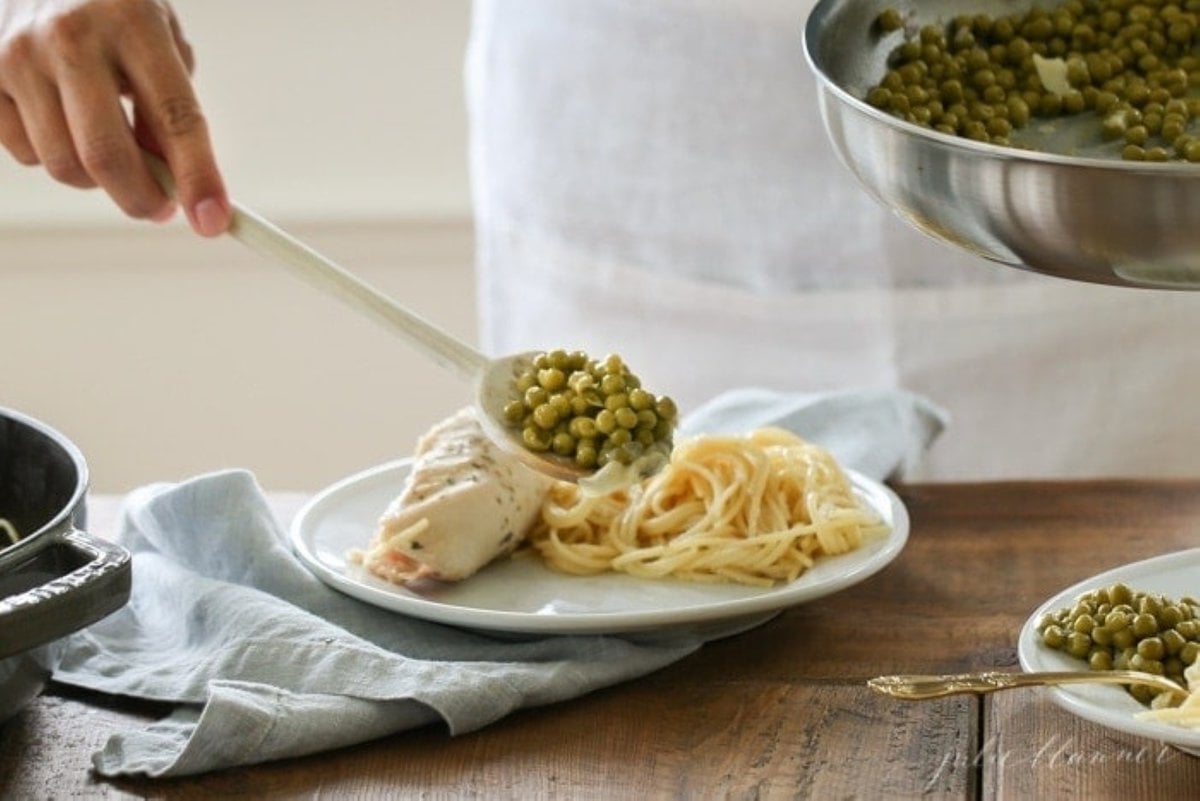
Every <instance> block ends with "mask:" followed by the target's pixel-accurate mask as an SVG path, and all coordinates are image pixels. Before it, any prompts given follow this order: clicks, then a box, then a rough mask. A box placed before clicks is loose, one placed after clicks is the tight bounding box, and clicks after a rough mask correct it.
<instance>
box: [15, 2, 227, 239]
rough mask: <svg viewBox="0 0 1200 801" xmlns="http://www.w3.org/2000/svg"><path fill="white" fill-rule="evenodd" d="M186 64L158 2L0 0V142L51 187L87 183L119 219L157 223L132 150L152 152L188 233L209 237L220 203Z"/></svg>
mask: <svg viewBox="0 0 1200 801" xmlns="http://www.w3.org/2000/svg"><path fill="white" fill-rule="evenodd" d="M193 66H194V61H193V56H192V49H191V47H190V46H189V45H188V43H187V42H186V41H185V39H184V38H183V33H182V31H181V30H180V27H179V22H178V20H177V19H176V17H175V14H174V12H173V11H172V10H171V7H170V5H168V3H167V2H166V0H0V144H2V145H3V146H4V147H5V148H6V149H7V150H8V151H9V152H10V153H11V154H12V156H13V158H15V159H16V160H17V161H18V162H20V163H22V164H26V165H31V166H32V165H37V164H41V165H42V166H43V167H44V168H45V169H46V171H47V172H48V173H50V175H51V176H53V177H54V178H55V179H57V180H58V181H61V182H62V183H65V184H69V185H71V186H75V187H81V188H90V187H96V186H99V187H100V188H102V189H103V190H104V191H105V192H107V193H108V194H109V196H111V197H112V199H113V200H114V201H115V202H116V204H117V205H118V206H119V207H120V208H121V209H122V210H123V211H124V212H125V213H126V214H128V215H129V216H131V217H135V218H142V219H152V220H158V221H163V220H166V219H168V218H170V217H171V216H172V214H173V213H174V211H175V202H174V201H173V200H172V199H171V198H169V197H168V196H167V194H166V193H165V192H164V191H163V189H162V187H161V186H160V185H159V184H158V182H157V181H156V180H155V179H154V177H153V175H152V174H151V173H150V170H149V168H148V167H147V166H146V164H145V162H144V160H143V158H142V150H143V149H145V150H148V151H150V152H153V153H156V154H159V155H160V156H162V158H163V159H164V160H165V161H166V162H167V164H168V165H169V167H170V170H171V174H172V175H173V176H174V178H175V184H176V196H177V197H178V200H179V203H180V204H181V205H182V206H183V208H184V210H185V212H186V214H187V217H188V220H189V221H190V223H191V225H192V228H193V229H195V230H196V232H197V233H200V234H202V235H204V236H216V235H217V234H220V233H222V232H223V231H224V230H225V229H226V228H228V226H229V220H230V205H229V198H228V196H227V195H226V192H225V187H224V182H223V181H222V179H221V174H220V172H219V170H218V168H217V164H216V160H215V157H214V155H213V149H212V142H211V141H210V139H209V134H208V125H207V123H206V121H205V119H204V115H203V113H202V111H201V109H200V104H199V102H198V100H197V99H196V94H195V92H194V91H193V89H192V83H191V70H192V67H193ZM123 101H124V102H123ZM126 102H127V103H128V109H127V106H126Z"/></svg>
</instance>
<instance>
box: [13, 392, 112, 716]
mask: <svg viewBox="0 0 1200 801" xmlns="http://www.w3.org/2000/svg"><path fill="white" fill-rule="evenodd" d="M87 483H88V471H87V463H86V462H85V461H84V459H83V454H81V453H80V452H79V449H78V448H76V447H75V445H74V444H73V443H72V442H71V441H70V440H68V439H67V438H66V437H64V436H63V435H62V434H60V433H58V432H57V431H55V430H54V429H52V428H50V427H49V426H47V425H45V424H44V423H41V422H39V421H37V420H34V419H33V418H30V417H27V416H25V415H23V414H20V413H18V412H14V411H12V410H9V409H4V408H0V518H5V519H7V520H8V521H9V522H10V523H11V524H12V525H13V526H14V527H15V528H16V530H17V532H18V533H19V535H20V539H19V540H18V541H17V542H16V543H12V542H11V540H10V539H9V537H8V536H7V535H5V534H4V533H3V532H0V721H3V720H5V719H6V718H8V717H10V716H11V715H12V714H13V713H14V712H16V711H17V710H19V709H20V708H21V707H22V706H24V705H25V704H26V703H28V702H29V701H30V699H32V698H33V697H34V696H36V695H37V694H38V693H39V692H40V691H41V689H42V687H43V686H45V683H46V680H47V679H48V678H49V677H50V675H51V674H52V673H53V671H54V669H55V668H56V667H57V666H58V662H59V656H60V653H61V645H62V643H61V638H63V637H64V636H66V635H68V634H70V633H72V632H74V631H78V630H79V629H82V628H85V627H86V626H89V625H91V624H92V623H94V622H96V621H97V620H100V619H101V618H103V617H104V616H106V615H108V614H109V613H111V612H113V611H115V610H116V609H118V608H120V607H121V606H123V605H124V604H125V602H126V601H128V600H129V586H130V559H129V553H128V552H127V551H126V550H125V549H124V548H121V547H119V546H117V545H114V544H112V543H109V542H105V541H103V540H98V539H95V538H93V537H91V536H89V535H88V534H87V533H85V532H84V531H83V526H84V518H85V494H86V492H87Z"/></svg>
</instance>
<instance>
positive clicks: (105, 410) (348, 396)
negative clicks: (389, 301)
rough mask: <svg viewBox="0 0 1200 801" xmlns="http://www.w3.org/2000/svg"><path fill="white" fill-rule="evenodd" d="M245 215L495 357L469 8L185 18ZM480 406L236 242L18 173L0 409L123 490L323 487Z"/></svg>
mask: <svg viewBox="0 0 1200 801" xmlns="http://www.w3.org/2000/svg"><path fill="white" fill-rule="evenodd" d="M174 5H175V7H176V10H177V11H178V13H179V15H180V17H181V19H182V22H183V25H184V28H185V30H186V31H187V33H188V36H189V38H190V40H191V41H192V44H193V45H194V47H195V49H196V51H197V56H198V62H199V63H198V71H197V76H196V81H197V87H198V90H199V92H200V94H201V98H202V100H203V102H204V103H205V106H206V110H207V113H208V116H209V118H210V122H211V125H212V127H213V130H214V135H215V138H216V143H217V147H218V151H219V153H220V155H221V157H222V160H223V166H224V169H225V171H226V176H227V179H228V183H229V185H230V187H231V189H232V191H233V193H234V195H235V197H236V198H237V199H238V200H239V201H241V202H242V203H244V204H245V205H247V206H250V207H251V208H254V209H255V210H257V211H259V212H260V213H262V214H264V215H265V216H267V217H270V218H272V219H274V220H275V221H277V222H279V223H281V224H283V225H284V226H285V227H287V228H289V229H290V230H292V231H293V232H294V233H297V234H299V235H301V236H302V237H304V238H306V239H308V240H309V241H310V242H311V243H312V244H314V245H316V246H317V247H318V248H319V249H320V250H322V251H323V252H325V253H326V254H327V255H329V256H331V257H333V258H335V259H336V260H338V261H340V262H341V263H342V264H344V265H345V266H347V267H348V268H351V269H353V270H355V271H356V272H358V273H360V274H361V275H362V276H363V277H364V278H366V279H367V280H368V281H370V282H372V283H374V284H376V285H377V286H379V287H380V288H381V289H383V290H385V291H386V292H388V293H389V294H392V295H393V296H395V297H397V298H399V299H402V300H403V301H404V302H405V303H407V304H408V305H409V306H410V307H411V308H413V309H414V310H416V311H418V312H420V313H422V314H423V315H425V316H426V317H428V318H430V319H433V320H435V321H438V322H440V323H442V324H444V325H445V326H446V327H448V328H450V329H451V330H452V331H454V332H455V333H456V334H458V335H459V336H461V337H463V338H464V339H467V340H469V341H474V337H475V327H474V309H473V302H474V298H473V292H474V284H473V277H472V272H471V255H472V243H471V237H470V225H469V187H468V181H467V170H466V141H467V134H466V125H465V115H464V111H463V97H462V56H463V49H464V47H465V44H466V40H467V29H468V4H467V3H466V2H438V1H437V0H391V1H390V2H389V1H388V0H356V2H354V3H347V4H334V3H327V2H317V0H288V1H287V2H284V0H255V2H253V3H246V2H239V1H238V0H175V3H174ZM466 397H467V392H466V387H465V386H463V385H462V384H461V383H460V382H459V381H458V380H457V379H455V378H453V377H452V376H450V375H449V374H446V373H444V372H443V371H442V370H441V369H440V368H438V367H436V366H434V365H432V364H431V363H428V362H426V361H425V360H424V359H423V358H422V357H420V356H419V355H418V354H416V353H415V352H414V351H412V350H411V349H410V348H409V346H407V345H406V344H405V343H404V342H402V341H400V340H398V339H396V338H394V337H393V336H392V335H390V334H389V333H388V332H386V331H385V330H384V329H382V328H380V327H378V326H377V325H376V324H375V323H373V322H370V321H367V320H362V319H360V318H358V317H356V316H355V315H354V314H353V313H352V312H350V311H348V310H347V309H345V308H344V307H343V306H341V305H340V304H339V303H337V302H336V301H333V300H331V299H328V298H326V297H325V296H323V295H321V294H319V293H317V292H316V291H315V290H313V289H311V288H310V287H308V286H307V285H305V284H301V283H299V282H297V281H296V280H295V279H293V278H292V277H291V276H290V275H289V274H288V273H286V272H285V271H283V270H282V269H281V268H278V267H277V266H275V265H273V264H270V263H268V262H265V261H264V260H263V259H262V258H260V257H258V256H257V255H255V254H252V253H250V252H249V251H247V250H245V249H244V248H243V247H242V246H241V245H239V244H237V243H236V242H233V241H231V240H221V241H212V242H208V241H202V240H199V239H198V238H195V237H193V236H191V235H190V234H189V233H188V231H187V230H186V229H185V228H184V227H183V226H182V224H181V223H179V222H175V223H171V224H168V225H166V226H162V227H157V226H153V225H149V224H141V223H133V222H130V221H127V220H124V219H123V218H121V217H120V215H119V214H118V213H117V212H116V211H115V210H114V209H113V208H112V207H111V206H110V205H109V204H108V202H107V201H106V200H105V199H104V197H103V196H101V195H98V194H96V193H81V192H76V191H74V190H70V189H67V188H65V187H62V186H59V185H57V184H55V183H54V182H52V181H51V180H49V179H48V178H47V177H46V176H45V175H44V174H43V173H41V172H40V171H37V170H30V169H27V168H22V167H18V166H16V165H14V164H12V163H11V162H9V161H7V160H0V405H4V406H9V407H12V408H16V409H19V410H21V411H24V412H27V413H29V414H33V415H34V416H37V417H40V418H41V419H43V420H45V421H46V422H48V423H50V424H52V425H54V426H56V427H58V428H60V429H61V430H63V431H64V433H66V434H68V435H69V436H70V437H71V438H72V439H74V440H75V441H76V442H77V443H78V444H79V445H80V447H81V448H82V449H83V450H84V452H85V454H86V455H87V457H88V460H89V462H90V464H91V467H92V473H93V475H92V479H93V487H94V488H95V489H97V490H101V491H119V490H124V489H128V488H130V487H133V486H137V485H139V484H143V483H147V482H152V481H159V480H177V479H180V478H184V477H187V476H189V475H193V474H196V473H199V472H204V471H208V470H214V469H221V468H225V467H245V468H249V469H252V470H253V471H254V472H255V473H256V474H257V475H258V478H259V480H260V482H261V483H262V484H264V485H265V486H267V487H270V488H273V489H298V490H312V489H318V488H320V487H322V486H324V485H326V484H328V483H329V482H331V481H334V480H336V479H338V478H340V477H342V476H344V475H346V474H347V473H350V472H353V471H356V470H358V469H361V468H364V467H368V466H370V465H372V464H375V463H377V462H379V461H382V460H385V459H389V458H393V457H395V456H399V455H404V454H405V453H406V452H407V451H409V450H410V449H411V446H412V442H413V440H414V438H415V437H416V436H417V435H418V434H419V433H420V432H421V431H422V430H424V428H426V427H427V426H428V425H429V424H430V423H431V422H433V421H434V420H436V419H438V418H439V417H440V416H442V415H443V414H444V413H446V412H448V411H450V410H452V409H453V408H456V407H457V405H459V404H460V403H462V402H465V399H466Z"/></svg>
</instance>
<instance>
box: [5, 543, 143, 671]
mask: <svg viewBox="0 0 1200 801" xmlns="http://www.w3.org/2000/svg"><path fill="white" fill-rule="evenodd" d="M0 568H6V570H5V571H4V576H5V578H7V579H9V580H10V582H11V581H12V580H13V577H16V582H17V584H18V586H21V585H24V586H25V587H27V588H26V589H22V590H21V591H20V592H18V593H16V594H14V595H9V596H6V597H3V598H0V659H2V658H4V657H6V656H11V655H13V654H16V653H20V652H21V651H25V650H28V649H30V648H36V647H38V646H39V645H42V644H44V643H47V642H50V641H52V640H56V639H58V638H60V637H64V636H66V635H67V634H70V633H71V632H74V631H78V630H79V629H81V628H83V627H85V626H89V625H91V624H92V623H95V622H96V621H97V620H100V619H101V618H103V617H105V616H107V615H108V614H109V613H111V612H114V611H116V610H117V609H119V608H120V607H122V606H124V605H125V602H126V601H128V600H129V589H130V584H131V575H132V565H131V562H130V556H129V552H128V551H126V550H125V549H124V548H122V547H121V546H119V545H116V544H114V543H111V542H106V541H105V540H101V539H97V538H95V537H92V536H91V535H89V534H88V533H87V532H85V531H82V530H80V529H77V528H70V529H68V530H66V532H65V533H64V534H62V535H61V536H58V537H50V538H48V539H47V540H46V542H45V543H44V544H42V545H41V547H39V548H38V549H37V550H36V551H34V552H33V553H31V554H23V555H22V557H21V559H20V561H18V562H15V563H14V564H11V565H4V564H0Z"/></svg>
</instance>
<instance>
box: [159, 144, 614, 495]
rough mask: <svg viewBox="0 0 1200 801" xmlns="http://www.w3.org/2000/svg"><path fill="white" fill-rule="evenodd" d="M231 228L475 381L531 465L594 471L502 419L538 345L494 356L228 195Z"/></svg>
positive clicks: (477, 397) (548, 471) (500, 427)
mask: <svg viewBox="0 0 1200 801" xmlns="http://www.w3.org/2000/svg"><path fill="white" fill-rule="evenodd" d="M145 159H146V162H147V164H148V165H149V167H150V170H151V171H152V172H153V173H154V176H155V177H156V178H157V179H158V181H159V183H160V184H162V186H163V189H164V190H166V192H167V194H168V195H171V196H174V194H175V181H174V178H173V177H172V176H171V173H170V170H169V169H168V168H167V165H166V163H165V162H163V161H162V160H161V159H159V158H157V157H155V156H152V155H150V154H145ZM230 206H231V210H232V221H231V223H230V226H229V229H228V231H227V233H228V235H229V236H231V237H233V238H234V239H236V240H238V241H239V242H241V243H242V244H244V245H246V246H247V247H249V248H250V249H252V250H254V251H257V252H258V253H260V254H262V255H264V256H268V257H270V258H273V259H274V260H276V261H277V262H279V263H280V264H281V265H283V266H285V267H287V268H288V269H289V270H290V271H291V272H292V274H293V275H295V276H296V277H298V278H301V279H303V280H305V281H307V282H308V283H309V284H311V285H312V286H314V287H316V288H317V289H320V290H321V291H323V292H325V293H327V294H329V295H332V296H333V297H335V298H337V299H338V300H340V301H342V302H343V303H345V304H346V305H348V306H350V307H351V308H352V309H354V310H355V311H357V312H359V313H361V314H363V315H365V316H367V317H370V318H372V319H374V320H375V321H376V322H379V323H382V324H383V325H384V326H385V327H386V328H388V329H389V330H390V331H391V332H392V333H394V334H398V335H399V336H400V337H401V338H403V339H405V340H407V341H408V343H409V344H410V345H414V346H415V347H416V348H417V349H418V350H420V351H422V352H423V353H424V354H425V355H426V356H428V357H430V358H431V359H433V361H435V362H437V363H438V364H439V365H441V366H442V367H445V368H447V369H449V370H450V371H452V372H454V373H457V374H458V375H459V376H460V377H462V378H465V379H467V380H469V381H470V382H472V385H473V390H474V404H475V408H476V411H477V412H478V414H477V415H476V416H477V417H478V418H479V422H480V424H481V426H482V427H483V430H484V433H485V434H486V435H487V437H488V439H490V440H492V441H493V442H494V443H496V444H497V445H498V446H500V447H501V448H503V449H504V450H505V451H507V452H508V453H510V454H512V455H513V456H515V457H516V458H517V459H519V460H520V461H521V462H522V463H523V464H525V465H526V466H527V467H530V468H532V469H533V470H536V471H538V472H540V473H544V474H545V475H548V476H551V477H552V478H556V479H559V480H561V481H572V482H576V481H579V480H580V479H586V478H588V477H589V476H592V475H593V471H590V470H586V469H584V468H581V467H578V466H577V465H576V464H575V463H574V462H573V461H572V460H570V459H567V458H565V457H562V456H559V455H557V454H554V453H549V452H534V451H531V450H529V449H528V448H527V447H525V444H524V443H523V442H522V441H521V439H520V438H519V434H518V432H517V431H516V430H514V429H513V428H510V427H509V426H508V425H506V424H505V422H504V405H505V404H506V403H508V402H509V401H510V400H512V399H513V397H514V382H515V381H516V379H517V377H518V376H519V375H520V374H521V373H523V372H525V370H526V369H528V368H529V366H530V365H531V364H532V362H533V358H534V356H535V355H537V354H536V352H527V353H519V354H515V355H511V356H504V357H500V358H492V357H489V356H486V355H484V354H483V353H481V352H479V351H478V350H476V349H475V348H472V347H471V346H470V345H467V344H466V343H465V342H463V341H462V340H460V339H458V338H457V337H455V336H454V335H453V334H451V333H449V332H448V331H446V330H444V329H442V328H439V327H438V326H436V325H434V324H433V323H431V322H429V321H428V320H426V319H424V318H423V317H421V316H420V315H418V314H416V313H415V312H413V311H410V310H409V309H408V308H406V307H404V306H403V305H401V304H400V303H397V302H396V301H394V300H392V299H391V298H389V297H388V296H387V295H385V294H383V293H382V292H381V291H379V290H378V289H376V288H375V287H373V286H371V285H370V284H368V283H367V282H366V281H363V280H362V279H361V278H359V277H358V276H356V275H354V274H353V273H351V272H350V271H349V270H347V269H345V268H344V267H342V266H340V265H339V264H337V263H336V262H334V261H333V260H332V259H330V258H328V257H327V256H324V255H322V254H321V253H319V252H317V250H316V249H315V248H313V247H311V246H309V245H307V244H305V243H304V242H302V241H300V240H299V239H297V238H296V237H294V236H292V235H291V234H289V233H287V232H286V231H284V230H283V229H282V228H280V227H279V226H277V225H275V224H274V223H272V222H270V221H269V220H267V219H266V218H264V217H262V216H261V215H259V214H257V213H255V212H254V211H251V210H250V209H248V208H246V207H245V206H243V205H241V204H239V203H236V202H232V201H231V202H230Z"/></svg>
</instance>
